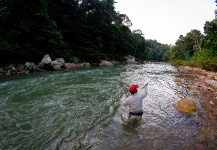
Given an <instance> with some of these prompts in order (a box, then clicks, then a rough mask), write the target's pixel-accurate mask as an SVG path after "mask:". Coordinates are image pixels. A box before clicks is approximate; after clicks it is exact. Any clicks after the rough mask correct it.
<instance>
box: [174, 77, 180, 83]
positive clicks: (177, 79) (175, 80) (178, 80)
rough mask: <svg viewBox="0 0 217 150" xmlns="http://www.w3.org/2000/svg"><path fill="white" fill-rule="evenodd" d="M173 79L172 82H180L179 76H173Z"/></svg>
mask: <svg viewBox="0 0 217 150" xmlns="http://www.w3.org/2000/svg"><path fill="white" fill-rule="evenodd" d="M173 81H174V82H182V79H180V78H175V79H173Z"/></svg>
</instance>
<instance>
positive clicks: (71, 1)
mask: <svg viewBox="0 0 217 150" xmlns="http://www.w3.org/2000/svg"><path fill="white" fill-rule="evenodd" d="M115 3H116V2H115V1H114V0H37V1H35V0H0V64H1V65H6V64H11V63H23V62H26V61H31V62H39V61H40V60H41V59H42V58H43V57H44V55H46V54H49V55H50V56H51V58H52V59H54V58H60V57H62V58H64V59H65V60H66V61H67V62H85V61H86V62H90V63H93V62H99V61H100V60H117V61H124V60H125V56H128V55H131V56H135V57H136V59H137V60H151V61H170V62H173V63H174V64H179V65H180V64H187V65H192V66H196V67H202V68H205V69H209V70H215V71H216V70H217V19H213V20H212V21H207V22H205V24H204V34H203V33H201V32H200V31H199V30H196V29H192V30H191V31H190V32H189V33H187V34H186V36H183V35H180V37H179V39H178V40H177V41H176V43H175V45H167V44H162V43H159V42H157V41H156V40H151V39H145V37H144V35H143V33H142V31H141V30H139V29H138V30H134V31H131V30H130V27H131V26H132V22H131V20H130V18H129V17H128V16H127V15H126V14H121V13H119V12H116V11H115V7H114V5H115ZM215 14H216V15H217V12H216V13H215Z"/></svg>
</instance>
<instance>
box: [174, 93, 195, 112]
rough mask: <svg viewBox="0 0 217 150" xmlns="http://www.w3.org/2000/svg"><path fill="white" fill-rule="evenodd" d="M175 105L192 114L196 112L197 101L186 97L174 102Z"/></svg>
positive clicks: (178, 108)
mask: <svg viewBox="0 0 217 150" xmlns="http://www.w3.org/2000/svg"><path fill="white" fill-rule="evenodd" d="M173 106H174V107H175V108H176V109H177V110H179V111H181V112H184V113H190V114H192V113H194V112H196V103H195V102H194V100H193V99H192V98H190V97H185V98H182V99H180V100H179V101H178V102H176V103H175V104H173Z"/></svg>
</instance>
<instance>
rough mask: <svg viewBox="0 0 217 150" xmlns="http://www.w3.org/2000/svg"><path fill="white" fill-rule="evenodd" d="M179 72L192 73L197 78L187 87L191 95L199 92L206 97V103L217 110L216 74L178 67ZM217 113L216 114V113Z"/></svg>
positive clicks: (198, 69)
mask: <svg viewBox="0 0 217 150" xmlns="http://www.w3.org/2000/svg"><path fill="white" fill-rule="evenodd" d="M178 69H179V70H181V71H194V72H196V74H197V76H198V78H197V79H196V80H195V82H194V83H193V85H188V88H189V89H190V90H191V91H192V93H194V92H197V91H199V92H200V93H201V94H202V95H203V96H204V97H206V100H207V103H208V104H209V105H212V106H213V108H217V72H211V71H206V70H203V69H200V68H194V67H189V66H180V67H179V68H178ZM216 113H217V112H216Z"/></svg>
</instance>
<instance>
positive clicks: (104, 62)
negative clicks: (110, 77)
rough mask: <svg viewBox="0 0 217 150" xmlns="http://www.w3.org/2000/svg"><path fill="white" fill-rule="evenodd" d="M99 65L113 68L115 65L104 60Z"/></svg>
mask: <svg viewBox="0 0 217 150" xmlns="http://www.w3.org/2000/svg"><path fill="white" fill-rule="evenodd" d="M99 65H100V66H112V65H113V64H112V63H111V62H109V61H106V60H103V61H102V62H101V63H100V64H99Z"/></svg>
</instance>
